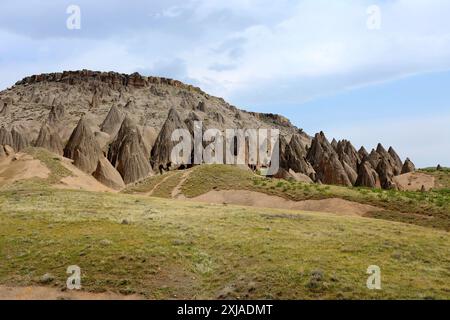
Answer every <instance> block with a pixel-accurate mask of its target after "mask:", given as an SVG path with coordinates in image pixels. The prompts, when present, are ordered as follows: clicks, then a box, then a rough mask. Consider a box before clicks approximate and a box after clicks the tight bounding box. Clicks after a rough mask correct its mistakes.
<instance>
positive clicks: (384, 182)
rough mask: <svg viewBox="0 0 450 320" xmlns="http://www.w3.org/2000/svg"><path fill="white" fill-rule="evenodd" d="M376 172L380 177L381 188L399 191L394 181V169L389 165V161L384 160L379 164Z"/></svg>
mask: <svg viewBox="0 0 450 320" xmlns="http://www.w3.org/2000/svg"><path fill="white" fill-rule="evenodd" d="M376 171H377V173H378V176H379V177H380V182H381V187H382V188H383V189H397V185H396V184H395V181H394V176H395V175H394V169H393V168H392V166H391V164H390V163H389V159H387V158H382V159H381V160H380V162H379V163H378V166H377V169H376Z"/></svg>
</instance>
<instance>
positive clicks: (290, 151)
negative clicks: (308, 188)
mask: <svg viewBox="0 0 450 320" xmlns="http://www.w3.org/2000/svg"><path fill="white" fill-rule="evenodd" d="M281 149H282V150H280V153H281V154H282V155H283V156H282V157H281V158H282V161H281V166H282V167H284V168H285V169H286V170H288V171H289V169H291V170H292V171H294V172H295V173H301V174H304V175H306V176H308V177H309V178H310V179H312V180H315V178H316V172H315V171H314V168H313V167H312V166H311V164H310V163H309V162H308V161H307V160H306V154H307V151H306V147H305V146H304V145H303V143H302V141H301V139H300V137H299V136H298V135H297V134H294V135H293V136H292V138H291V141H290V142H289V144H287V145H283V146H282V148H281ZM283 149H284V151H283Z"/></svg>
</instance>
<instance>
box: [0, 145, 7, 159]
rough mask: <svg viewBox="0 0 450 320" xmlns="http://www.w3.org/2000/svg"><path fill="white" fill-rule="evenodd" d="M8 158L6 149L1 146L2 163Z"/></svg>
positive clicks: (0, 157) (0, 156)
mask: <svg viewBox="0 0 450 320" xmlns="http://www.w3.org/2000/svg"><path fill="white" fill-rule="evenodd" d="M6 157H7V155H6V152H5V148H4V147H3V146H2V145H0V161H1V160H3V159H5V158H6Z"/></svg>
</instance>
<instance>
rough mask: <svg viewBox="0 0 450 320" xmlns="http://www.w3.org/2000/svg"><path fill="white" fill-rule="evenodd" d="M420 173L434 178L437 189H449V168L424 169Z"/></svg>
mask: <svg viewBox="0 0 450 320" xmlns="http://www.w3.org/2000/svg"><path fill="white" fill-rule="evenodd" d="M420 171H421V172H424V173H426V174H429V175H432V176H433V177H435V179H436V184H437V188H438V189H450V168H442V170H436V168H425V169H421V170H420Z"/></svg>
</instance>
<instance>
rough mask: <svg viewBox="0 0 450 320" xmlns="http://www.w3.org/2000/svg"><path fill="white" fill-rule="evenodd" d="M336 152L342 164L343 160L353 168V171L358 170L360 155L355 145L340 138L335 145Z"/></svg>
mask: <svg viewBox="0 0 450 320" xmlns="http://www.w3.org/2000/svg"><path fill="white" fill-rule="evenodd" d="M336 152H337V154H338V156H339V160H340V161H341V162H342V164H344V162H345V163H346V164H347V165H349V166H350V168H352V169H353V172H352V175H353V173H356V171H357V170H358V164H359V163H360V162H361V159H360V156H359V154H358V152H357V151H356V149H355V147H353V145H352V144H351V143H350V141H348V140H341V141H339V142H338V144H337V147H336Z"/></svg>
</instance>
